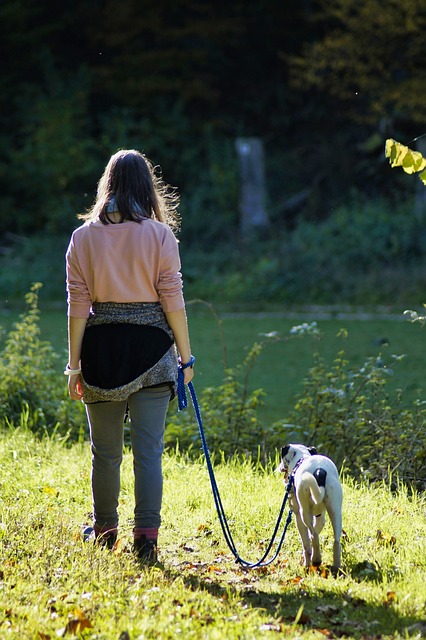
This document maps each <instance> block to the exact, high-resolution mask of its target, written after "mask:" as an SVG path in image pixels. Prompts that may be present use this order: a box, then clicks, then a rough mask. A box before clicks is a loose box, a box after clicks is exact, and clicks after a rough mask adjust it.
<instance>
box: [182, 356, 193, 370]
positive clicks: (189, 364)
mask: <svg viewBox="0 0 426 640" xmlns="http://www.w3.org/2000/svg"><path fill="white" fill-rule="evenodd" d="M194 362H195V358H194V356H191V357H190V359H189V362H187V363H186V364H182V362H181V361H180V368H181V369H187V368H188V367H191V369H192V367H193V366H194Z"/></svg>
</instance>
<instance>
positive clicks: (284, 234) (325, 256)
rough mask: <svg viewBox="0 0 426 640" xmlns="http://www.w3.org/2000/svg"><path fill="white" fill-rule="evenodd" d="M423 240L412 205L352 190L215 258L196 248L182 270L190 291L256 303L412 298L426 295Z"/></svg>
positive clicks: (400, 300)
mask: <svg viewBox="0 0 426 640" xmlns="http://www.w3.org/2000/svg"><path fill="white" fill-rule="evenodd" d="M425 246H426V234H425V229H424V224H423V222H422V220H419V219H418V218H417V217H416V216H415V215H414V214H413V212H412V211H411V210H410V207H409V206H407V205H406V204H403V205H401V204H399V205H397V206H396V205H391V204H389V203H387V202H386V201H384V200H379V199H377V200H373V201H365V202H363V201H360V200H359V199H358V197H357V196H354V198H353V200H352V202H348V204H347V205H342V206H340V207H338V208H336V210H335V211H334V212H333V214H332V215H330V216H329V217H328V218H327V219H326V220H324V221H322V222H315V221H311V220H304V219H300V220H299V221H298V223H297V224H296V226H295V228H294V229H293V230H292V231H289V230H280V229H278V228H277V229H274V233H273V237H270V238H267V239H264V240H263V241H262V242H257V241H256V242H253V243H249V244H248V245H244V244H239V245H238V244H235V242H234V243H233V244H232V245H231V244H229V245H228V246H227V249H228V250H227V251H223V245H222V247H221V250H220V251H218V252H217V253H215V254H214V255H215V259H212V253H210V252H209V254H206V253H205V252H204V251H203V252H201V251H198V252H197V251H196V250H195V251H193V252H192V253H191V261H190V262H189V263H188V271H186V269H184V275H185V281H186V283H187V285H188V288H189V290H190V292H191V294H192V295H196V296H202V297H207V298H208V299H210V300H214V301H228V300H230V301H232V302H246V303H249V304H251V305H253V306H257V307H258V306H259V305H261V304H262V303H265V302H273V303H283V304H285V305H288V304H302V305H303V304H305V303H306V301H309V303H310V304H313V303H319V304H335V303H336V301H337V300H338V301H339V304H340V305H342V304H344V303H350V304H362V305H365V304H389V303H391V304H396V303H398V304H404V305H407V304H409V303H410V301H411V300H413V299H416V298H419V297H420V298H421V296H422V291H423V280H424V268H425V267H424V261H423V256H424V251H425ZM183 251H184V249H183ZM183 255H184V256H185V254H183ZM184 267H185V263H184Z"/></svg>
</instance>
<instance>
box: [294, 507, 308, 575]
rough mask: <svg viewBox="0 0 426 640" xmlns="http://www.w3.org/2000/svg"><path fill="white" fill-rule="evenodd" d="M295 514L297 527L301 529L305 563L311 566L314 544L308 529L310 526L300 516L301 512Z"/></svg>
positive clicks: (306, 565)
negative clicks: (312, 544)
mask: <svg viewBox="0 0 426 640" xmlns="http://www.w3.org/2000/svg"><path fill="white" fill-rule="evenodd" d="M295 515H296V524H297V529H298V531H299V535H300V539H301V541H302V547H303V562H304V564H305V567H310V566H311V555H312V546H311V539H310V536H309V531H308V528H307V527H306V526H305V523H304V522H303V520H302V518H301V517H300V513H296V514H295Z"/></svg>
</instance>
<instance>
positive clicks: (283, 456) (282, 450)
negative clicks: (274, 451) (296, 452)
mask: <svg viewBox="0 0 426 640" xmlns="http://www.w3.org/2000/svg"><path fill="white" fill-rule="evenodd" d="M289 449H290V445H288V444H286V446H285V447H281V458H285V456H286V455H287V454H288V450H289Z"/></svg>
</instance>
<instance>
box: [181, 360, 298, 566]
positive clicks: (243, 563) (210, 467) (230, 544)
mask: <svg viewBox="0 0 426 640" xmlns="http://www.w3.org/2000/svg"><path fill="white" fill-rule="evenodd" d="M194 362H195V358H194V356H191V360H190V361H189V362H188V363H187V364H185V365H180V366H179V369H178V383H177V394H178V407H179V411H182V409H186V408H187V407H188V400H187V397H186V389H185V386H186V385H185V383H184V375H183V369H185V368H186V367H192V366H193V364H194ZM187 386H188V389H189V394H190V396H191V401H192V406H193V408H194V413H195V417H196V419H197V424H198V430H199V432H200V437H201V443H202V446H203V451H204V455H205V457H206V462H207V469H208V472H209V477H210V484H211V487H212V491H213V498H214V501H215V505H216V510H217V514H218V516H219V522H220V526H221V527H222V531H223V535H224V537H225V540H226V543H227V545H228V547H229V549H230V550H231V552H232V554H233V555H234V557H235V562H237V563H239V564H240V565H241V566H242V567H245V568H246V569H254V568H256V567H267V566H268V565H270V564H271V563H272V562H274V560H275V559H276V558H277V556H278V554H279V552H280V551H281V547H282V545H283V543H284V538H285V535H286V533H287V529H288V526H289V524H290V522H291V516H292V511H291V510H290V511H289V513H288V516H287V520H286V523H285V526H284V529H283V532H282V535H281V539H280V541H279V543H278V546H277V549H276V551H275V554H274V555H273V557H272V558H270V559H269V560H266V558H267V557H268V555H269V553H270V551H271V549H272V546H273V544H274V542H275V538H276V536H277V533H278V529H279V527H280V524H281V520H282V518H283V514H284V509H285V506H286V504H287V500H288V496H289V494H290V491H291V488H292V486H293V475H291V476H290V479H289V481H288V483H287V487H286V490H285V494H284V498H283V502H282V505H281V509H280V512H279V515H278V520H277V524H276V525H275V529H274V532H273V534H272V538H271V541H270V543H269V545H268V548H267V549H266V551H265V553H264V554H263V556H262V557H261V558H260V560H258V561H257V562H248V561H247V560H244V559H243V558H241V556H240V555H239V553H238V551H237V548H236V546H235V544H234V540H233V538H232V534H231V531H230V529H229V525H228V521H227V518H226V514H225V510H224V508H223V504H222V500H221V498H220V493H219V488H218V486H217V483H216V478H215V475H214V470H213V465H212V461H211V458H210V452H209V448H208V446H207V442H206V437H205V434H204V428H203V421H202V419H201V413H200V407H199V405H198V400H197V396H196V394H195V389H194V385H193V384H192V382H190V383H189V384H188V385H187Z"/></svg>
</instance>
